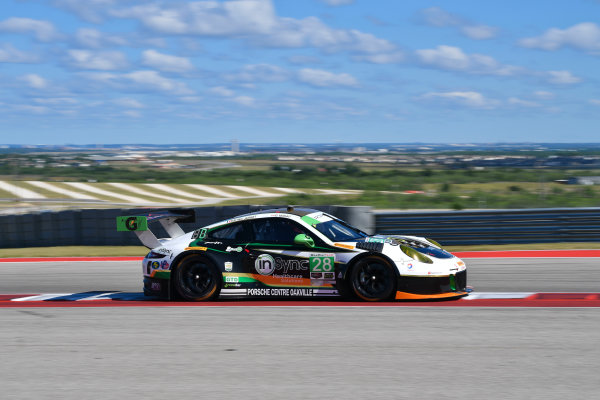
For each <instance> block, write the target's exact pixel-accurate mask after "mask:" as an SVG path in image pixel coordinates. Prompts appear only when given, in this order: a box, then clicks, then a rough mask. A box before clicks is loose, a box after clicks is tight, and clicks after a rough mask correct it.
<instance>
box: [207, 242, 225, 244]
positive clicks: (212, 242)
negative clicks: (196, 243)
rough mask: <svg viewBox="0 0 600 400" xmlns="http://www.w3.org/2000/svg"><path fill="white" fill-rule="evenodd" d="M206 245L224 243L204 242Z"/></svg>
mask: <svg viewBox="0 0 600 400" xmlns="http://www.w3.org/2000/svg"><path fill="white" fill-rule="evenodd" d="M204 244H223V242H204Z"/></svg>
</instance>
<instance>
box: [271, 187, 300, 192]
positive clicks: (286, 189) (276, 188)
mask: <svg viewBox="0 0 600 400" xmlns="http://www.w3.org/2000/svg"><path fill="white" fill-rule="evenodd" d="M271 189H275V190H279V191H280V192H283V193H304V192H302V191H301V190H298V189H290V188H282V187H274V188H271Z"/></svg>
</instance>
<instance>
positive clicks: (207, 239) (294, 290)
mask: <svg viewBox="0 0 600 400" xmlns="http://www.w3.org/2000/svg"><path fill="white" fill-rule="evenodd" d="M181 218H187V219H188V220H189V216H188V215H178V214H174V213H172V212H159V213H153V214H149V215H146V216H125V217H118V218H117V226H118V229H119V230H130V231H134V232H135V233H136V234H137V235H138V237H139V238H140V240H141V241H142V243H143V244H144V245H145V246H146V247H148V248H150V249H151V251H150V253H148V254H147V255H146V257H145V258H144V261H143V263H142V269H143V274H144V293H146V294H147V295H152V296H157V297H162V298H167V299H184V300H189V301H203V300H214V299H217V298H245V297H252V298H271V297H277V298H284V297H294V298H298V297H310V298H315V297H336V296H341V297H343V298H345V299H356V300H358V299H360V300H365V301H385V300H394V299H395V300H421V299H456V298H460V297H462V296H465V295H467V294H468V292H467V289H466V288H467V270H466V266H465V263H464V262H463V261H462V260H460V259H459V258H457V257H455V256H453V255H452V254H450V253H448V252H446V251H444V250H443V249H442V248H441V247H440V245H439V244H438V243H436V242H435V241H433V240H431V239H425V238H422V237H414V236H396V235H394V236H381V235H368V234H366V233H364V232H362V231H360V230H359V229H356V228H353V227H352V226H350V225H348V224H346V223H345V222H344V221H342V220H340V219H338V218H336V217H334V216H332V215H329V214H326V213H323V212H321V211H317V210H312V209H303V208H296V209H294V208H293V207H288V208H287V209H271V210H265V211H259V212H254V213H251V214H245V215H241V216H239V217H236V218H233V219H228V220H225V221H221V222H217V223H215V224H212V225H209V226H205V227H203V228H200V229H197V230H195V231H193V232H188V233H185V232H184V231H183V230H182V229H181V228H180V227H179V225H178V224H177V221H178V220H179V219H181ZM155 221H160V223H161V224H162V226H163V227H164V228H165V230H166V231H167V233H168V234H169V235H170V236H171V238H167V239H157V238H156V236H155V235H154V234H153V233H152V232H151V231H150V230H148V223H151V222H155Z"/></svg>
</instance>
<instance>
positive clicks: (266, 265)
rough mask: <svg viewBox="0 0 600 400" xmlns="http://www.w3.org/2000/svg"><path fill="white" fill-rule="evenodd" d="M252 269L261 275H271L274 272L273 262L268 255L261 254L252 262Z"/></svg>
mask: <svg viewBox="0 0 600 400" xmlns="http://www.w3.org/2000/svg"><path fill="white" fill-rule="evenodd" d="M254 267H255V268H256V271H258V273H259V274H261V275H271V274H272V273H273V271H275V260H274V259H273V257H271V256H270V255H268V254H261V255H260V256H258V258H257V259H256V261H255V262H254Z"/></svg>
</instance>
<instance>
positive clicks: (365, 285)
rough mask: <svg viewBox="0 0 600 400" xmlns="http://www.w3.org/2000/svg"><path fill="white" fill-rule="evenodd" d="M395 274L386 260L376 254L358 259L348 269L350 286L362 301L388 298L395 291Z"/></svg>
mask: <svg viewBox="0 0 600 400" xmlns="http://www.w3.org/2000/svg"><path fill="white" fill-rule="evenodd" d="M397 279H398V278H397V274H396V271H394V267H393V266H392V265H390V263H389V262H388V261H386V260H385V259H383V258H381V257H377V256H368V257H365V258H363V259H361V260H359V261H358V262H357V263H356V264H354V266H353V267H352V271H350V287H351V289H352V292H353V294H354V295H356V297H358V298H359V299H362V300H364V301H385V300H390V299H391V298H392V295H393V294H395V292H396V281H397Z"/></svg>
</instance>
